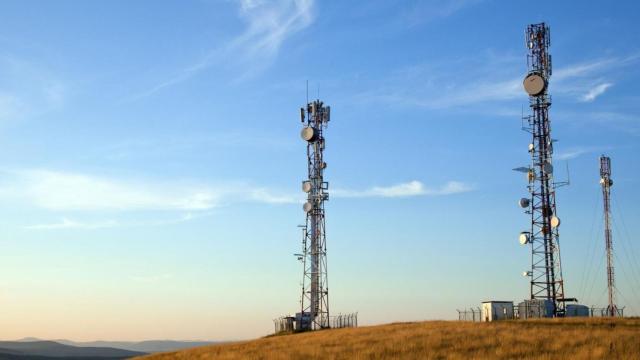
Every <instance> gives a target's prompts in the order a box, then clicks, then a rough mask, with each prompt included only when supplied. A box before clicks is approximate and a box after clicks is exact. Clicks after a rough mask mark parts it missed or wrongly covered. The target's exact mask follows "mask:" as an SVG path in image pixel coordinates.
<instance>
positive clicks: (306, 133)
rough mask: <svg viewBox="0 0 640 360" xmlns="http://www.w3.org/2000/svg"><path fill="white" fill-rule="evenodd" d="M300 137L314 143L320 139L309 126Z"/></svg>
mask: <svg viewBox="0 0 640 360" xmlns="http://www.w3.org/2000/svg"><path fill="white" fill-rule="evenodd" d="M300 137H302V140H304V141H308V142H313V141H316V140H317V139H318V134H317V133H316V131H315V129H314V128H312V127H309V126H307V127H305V128H304V129H302V131H301V132H300Z"/></svg>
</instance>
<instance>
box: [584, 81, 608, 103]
mask: <svg viewBox="0 0 640 360" xmlns="http://www.w3.org/2000/svg"><path fill="white" fill-rule="evenodd" d="M611 86H613V84H612V83H603V84H600V85H597V86H595V87H594V88H592V89H591V90H589V92H588V93H586V94H585V95H584V96H583V97H582V101H584V102H591V101H593V100H595V99H596V98H597V97H598V96H600V95H602V94H604V92H605V91H607V89H609V88H610V87H611Z"/></svg>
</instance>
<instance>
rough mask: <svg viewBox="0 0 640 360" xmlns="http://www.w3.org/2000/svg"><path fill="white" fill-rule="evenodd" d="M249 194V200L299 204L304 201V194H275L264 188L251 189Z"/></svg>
mask: <svg viewBox="0 0 640 360" xmlns="http://www.w3.org/2000/svg"><path fill="white" fill-rule="evenodd" d="M248 194H249V196H248V200H253V201H257V202H261V203H267V204H298V203H302V202H303V199H302V196H293V195H286V194H274V193H272V192H271V191H269V190H267V189H263V188H259V189H253V190H250V191H249V192H248Z"/></svg>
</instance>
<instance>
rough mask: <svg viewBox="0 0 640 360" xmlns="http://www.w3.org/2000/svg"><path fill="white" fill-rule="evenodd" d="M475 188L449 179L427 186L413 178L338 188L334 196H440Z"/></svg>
mask: <svg viewBox="0 0 640 360" xmlns="http://www.w3.org/2000/svg"><path fill="white" fill-rule="evenodd" d="M471 190H473V186H471V185H469V184H466V183H462V182H459V181H449V182H447V183H446V184H445V185H444V186H441V187H439V188H429V187H426V186H425V185H424V184H423V183H422V182H420V181H417V180H413V181H410V182H407V183H401V184H397V185H391V186H387V187H381V186H374V187H372V188H369V189H367V190H364V191H357V190H344V189H337V190H334V191H333V196H335V197H343V198H361V197H383V198H397V197H412V196H440V195H451V194H458V193H463V192H468V191H471Z"/></svg>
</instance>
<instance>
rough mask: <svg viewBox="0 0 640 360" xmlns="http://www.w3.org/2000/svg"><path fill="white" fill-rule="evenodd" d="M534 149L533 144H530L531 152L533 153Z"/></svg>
mask: <svg viewBox="0 0 640 360" xmlns="http://www.w3.org/2000/svg"><path fill="white" fill-rule="evenodd" d="M533 149H534V146H533V144H529V152H532V151H533Z"/></svg>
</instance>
